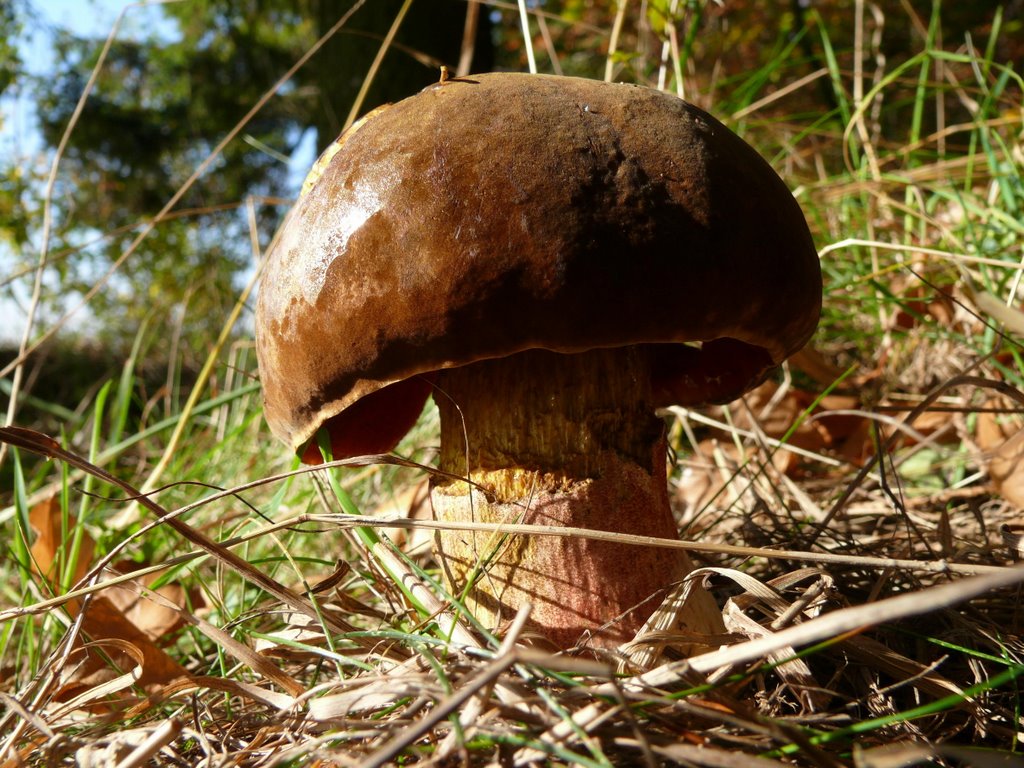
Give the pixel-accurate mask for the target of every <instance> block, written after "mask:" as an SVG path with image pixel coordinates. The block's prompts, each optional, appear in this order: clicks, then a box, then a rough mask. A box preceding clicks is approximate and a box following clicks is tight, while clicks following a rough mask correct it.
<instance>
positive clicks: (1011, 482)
mask: <svg viewBox="0 0 1024 768" xmlns="http://www.w3.org/2000/svg"><path fill="white" fill-rule="evenodd" d="M986 405H987V406H996V407H998V406H1002V405H1005V403H1003V402H1002V401H1001V400H999V399H993V400H989V401H988V402H987V403H986ZM975 440H976V441H977V444H978V448H980V449H981V451H982V462H983V463H984V465H986V467H987V469H988V475H989V478H990V479H991V481H992V487H993V489H994V490H995V492H996V493H998V494H999V495H1000V496H1002V497H1003V498H1004V499H1006V500H1007V501H1008V502H1010V503H1011V504H1013V505H1014V506H1015V507H1020V508H1024V424H1022V422H1021V418H1020V417H1019V416H1016V415H1008V414H999V413H992V412H989V411H982V412H981V413H979V414H978V421H977V429H976V432H975Z"/></svg>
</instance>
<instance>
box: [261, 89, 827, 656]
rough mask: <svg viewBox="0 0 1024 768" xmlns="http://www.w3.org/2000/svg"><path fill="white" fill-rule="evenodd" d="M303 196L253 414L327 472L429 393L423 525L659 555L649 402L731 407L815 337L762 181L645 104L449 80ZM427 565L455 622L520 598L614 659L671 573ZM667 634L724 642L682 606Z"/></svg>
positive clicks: (725, 135) (316, 174)
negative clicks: (461, 603) (433, 439)
mask: <svg viewBox="0 0 1024 768" xmlns="http://www.w3.org/2000/svg"><path fill="white" fill-rule="evenodd" d="M306 187H307V189H306V191H305V192H304V194H303V195H302V196H301V197H300V199H299V201H298V202H297V204H296V205H295V207H294V208H293V209H292V211H291V212H290V213H289V215H288V217H287V219H286V221H285V223H284V225H283V228H282V231H281V233H280V235H279V238H278V241H277V243H276V246H275V248H274V249H273V252H272V253H271V254H270V255H269V257H268V258H269V261H268V264H267V268H266V273H265V277H264V280H263V284H262V288H261V291H260V296H259V304H258V307H257V314H256V338H257V351H258V356H259V366H260V376H261V379H262V383H263V391H264V401H265V413H266V418H267V421H268V423H269V424H270V427H271V429H272V431H273V432H274V433H275V434H276V435H277V436H278V437H280V438H281V439H283V440H284V441H286V442H287V443H288V444H289V445H290V446H291V447H292V448H293V449H294V450H295V451H296V452H297V453H298V454H299V455H300V456H302V458H303V459H304V460H305V461H307V462H317V461H319V458H320V457H319V451H318V449H317V444H316V440H315V439H314V436H315V435H316V433H317V432H318V431H319V430H321V429H325V430H327V431H328V432H329V434H330V440H331V445H332V450H333V455H334V456H335V457H336V458H341V457H351V456H357V455H364V454H374V453H381V452H386V451H389V450H391V449H392V448H394V446H395V445H396V443H397V442H398V441H399V440H400V439H401V438H402V437H403V436H404V435H405V433H406V432H407V431H408V430H409V428H410V427H411V426H412V425H413V423H414V422H415V420H416V419H417V417H418V416H419V414H420V412H421V410H422V408H423V405H424V403H425V402H426V400H427V398H428V396H429V395H431V394H433V398H434V401H435V402H436V403H437V406H438V409H439V411H440V419H441V447H440V460H439V465H440V469H441V470H443V471H444V474H443V475H439V476H438V477H436V478H434V480H433V481H432V488H431V497H432V504H433V508H434V513H435V515H436V517H437V518H439V519H441V520H445V521H454V522H460V521H461V522H465V521H482V522H494V523H507V524H511V523H524V524H534V525H546V526H568V527H574V528H584V529H592V530H597V531H607V532H613V533H623V534H639V535H643V536H653V537H659V538H667V539H677V538H678V530H677V526H676V522H675V520H674V518H673V514H672V511H671V509H670V505H669V498H668V484H667V478H666V463H667V449H666V438H665V427H664V424H663V422H662V421H661V420H660V419H659V418H658V416H657V415H656V409H657V408H658V407H660V406H665V405H668V404H680V405H688V406H694V405H698V404H709V403H722V402H728V401H730V400H732V399H735V398H737V397H739V396H740V395H742V394H743V393H744V392H745V391H747V390H748V389H750V388H751V387H753V386H754V385H756V384H758V383H759V382H761V381H762V380H764V378H765V377H766V376H767V375H769V373H770V372H771V371H772V370H773V369H774V368H775V367H776V366H777V365H778V364H779V363H781V362H782V361H783V360H784V359H785V358H786V357H787V356H789V355H790V354H792V353H793V352H795V351H797V350H799V349H800V348H801V347H802V346H803V345H804V343H805V342H806V341H807V340H808V338H809V337H810V335H811V334H812V332H813V331H814V328H815V326H816V324H817V321H818V314H819V311H820V305H821V273H820V268H819V264H818V259H817V254H816V252H815V249H814V247H813V244H812V241H811V236H810V233H809V231H808V228H807V224H806V222H805V220H804V217H803V215H802V213H801V211H800V208H799V206H798V205H797V203H796V201H795V200H794V198H793V196H792V195H791V194H790V193H789V191H788V190H787V188H786V186H785V185H784V183H783V182H782V181H781V179H779V177H778V176H777V175H776V174H775V172H774V171H773V170H772V168H771V167H770V166H769V165H768V163H767V162H765V161H764V160H763V159H762V158H761V157H760V156H759V155H758V154H757V153H756V152H755V151H754V150H753V149H752V148H751V147H750V146H748V145H747V144H746V143H744V142H743V141H742V140H741V139H739V138H738V137H737V136H736V135H734V134H733V133H731V132H730V131H729V130H728V129H727V128H725V127H724V126H723V125H722V124H721V123H719V122H718V121H717V120H715V119H714V118H713V117H711V116H710V115H708V114H707V113H705V112H703V111H702V110H700V109H698V108H696V107H694V106H692V105H690V104H688V103H686V102H684V101H682V100H680V99H678V98H676V97H674V96H671V95H668V94H665V93H662V92H659V91H656V90H652V89H649V88H645V87H639V86H634V85H617V84H608V83H600V82H595V81H589V80H583V79H577V78H567V77H554V76H545V75H519V74H488V75H477V76H472V77H467V78H457V79H450V80H448V81H446V82H443V83H438V84H436V85H434V86H432V87H429V88H427V89H425V90H424V91H422V92H421V93H419V94H417V95H415V96H413V97H411V98H408V99H406V100H404V101H402V102H399V103H397V104H395V105H392V106H389V107H386V108H382V109H380V110H378V111H376V112H375V113H373V114H371V115H369V116H368V117H367V118H366V119H365V120H364V121H362V122H361V123H360V124H357V125H356V126H353V128H351V129H350V130H349V131H347V132H346V133H345V134H343V135H342V137H341V138H340V139H339V140H338V142H337V143H336V144H335V145H334V146H333V147H332V148H331V150H329V152H328V153H327V154H325V156H324V157H323V158H321V160H320V161H319V162H318V164H317V167H316V168H315V170H314V171H313V172H312V173H311V176H310V179H309V180H308V181H307V185H306ZM459 478H463V479H459ZM465 480H469V481H471V482H466V481H465ZM435 545H436V553H437V557H438V561H439V563H440V564H441V566H442V569H443V572H444V575H445V578H446V580H447V582H448V585H449V587H450V589H451V590H452V594H454V595H458V596H462V597H463V598H464V600H465V604H466V605H467V606H468V607H469V608H470V609H471V610H472V611H474V612H475V614H476V616H477V617H478V618H480V619H481V620H482V621H484V622H485V623H486V624H488V625H490V626H492V627H494V626H498V625H499V624H500V622H501V621H502V620H504V619H509V618H511V617H512V616H513V615H514V613H515V612H516V610H517V609H518V608H519V606H521V605H522V604H524V603H526V602H528V603H530V604H532V606H533V611H532V614H531V619H532V624H533V626H534V627H535V628H536V629H537V630H538V631H539V632H540V633H542V634H543V635H545V636H546V637H548V638H549V639H550V640H551V641H553V642H554V643H557V644H559V645H560V646H562V647H569V646H571V645H573V644H574V643H577V642H579V641H580V640H581V638H589V639H590V642H592V643H594V644H595V645H598V646H610V645H614V644H617V643H621V642H623V641H626V640H629V639H631V638H632V637H633V635H634V634H635V633H636V631H637V630H638V629H639V628H640V627H642V626H643V624H644V622H645V621H646V620H647V618H648V617H649V616H650V614H651V613H652V611H653V610H654V609H655V608H656V607H657V606H658V604H659V601H660V599H661V598H663V597H664V594H665V590H666V589H667V588H668V587H669V586H671V585H672V584H673V583H674V582H677V581H678V580H680V579H682V578H683V577H685V575H686V574H687V573H689V572H690V570H692V565H691V562H690V560H689V558H688V557H687V556H686V554H685V553H684V552H682V551H681V550H678V549H671V548H659V547H652V546H637V545H636V544H634V543H622V542H619V541H615V540H607V538H601V539H592V538H579V537H571V536H538V535H521V534H515V533H513V534H511V535H509V534H505V535H502V534H494V533H490V532H483V533H481V532H479V531H474V532H470V531H466V530H451V531H448V530H446V531H442V532H440V533H439V534H438V535H437V536H436V537H435ZM682 615H683V621H684V623H686V624H687V625H688V628H689V629H691V630H693V631H696V632H704V633H708V632H714V631H716V630H718V629H719V628H720V626H721V625H720V614H719V612H718V611H717V608H716V606H715V604H714V601H713V599H712V598H711V596H710V595H709V594H708V593H707V592H706V591H704V590H703V589H697V590H695V591H694V592H693V594H692V596H691V598H690V602H689V603H688V605H687V607H686V609H684V611H683V614H682Z"/></svg>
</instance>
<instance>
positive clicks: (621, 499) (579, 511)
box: [431, 347, 721, 647]
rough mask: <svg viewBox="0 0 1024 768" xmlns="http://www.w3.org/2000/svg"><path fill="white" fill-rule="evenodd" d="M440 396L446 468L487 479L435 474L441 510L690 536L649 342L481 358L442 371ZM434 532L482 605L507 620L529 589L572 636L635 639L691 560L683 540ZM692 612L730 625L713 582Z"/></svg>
mask: <svg viewBox="0 0 1024 768" xmlns="http://www.w3.org/2000/svg"><path fill="white" fill-rule="evenodd" d="M435 400H436V401H437V404H438V409H439V410H440V414H441V460H440V465H441V469H443V470H445V471H446V472H448V473H450V474H452V475H456V476H459V477H469V478H470V479H472V481H473V482H474V483H475V484H476V485H477V486H479V487H478V488H476V489H473V488H472V487H471V486H470V485H469V484H468V483H465V482H463V481H459V480H447V479H439V480H436V481H435V482H434V484H433V486H432V489H431V498H432V502H433V507H434V513H435V515H436V516H437V517H438V518H439V519H442V520H446V521H480V522H501V523H528V524H534V525H549V526H570V527H578V528H586V529H593V530H602V531H613V532H621V533H631V534H639V535H645V536H655V537H659V538H672V539H674V538H676V537H677V529H676V525H675V521H674V519H673V516H672V512H671V509H670V507H669V500H668V487H667V481H666V474H665V465H666V461H665V456H666V444H665V430H664V425H663V424H662V423H661V421H660V420H659V419H657V418H656V417H655V416H654V407H653V405H652V403H651V385H650V370H649V362H648V359H647V352H646V351H645V350H644V349H643V348H640V347H621V348H616V349H598V350H592V351H589V352H584V353H580V354H573V355H564V354H557V353H553V352H548V351H544V350H531V351H528V352H522V353H519V354H516V355H513V356H511V357H507V358H502V359H495V360H487V361H483V362H477V363H474V364H473V365H468V366H464V367H461V368H454V369H451V370H447V371H444V372H442V373H441V374H440V375H439V376H438V392H437V394H435ZM481 489H482V490H481ZM435 544H436V548H437V551H438V554H439V559H440V561H441V562H442V564H443V567H444V569H445V577H446V579H447V580H448V582H449V586H450V587H451V589H452V590H453V592H454V593H455V594H462V593H463V591H465V595H466V602H467V606H468V607H469V609H470V610H472V611H473V612H474V613H475V615H476V616H477V618H479V619H481V620H482V621H483V622H484V623H485V624H490V625H491V626H498V625H499V624H500V623H501V622H502V621H503V620H508V619H511V618H512V617H513V616H514V615H515V613H516V611H517V610H518V608H519V607H520V606H521V605H522V604H523V603H525V602H529V603H531V604H532V605H533V612H532V614H531V615H532V621H533V624H534V626H535V627H536V628H537V629H538V630H539V631H540V632H541V633H542V634H543V635H545V636H546V637H547V638H548V639H549V640H551V641H552V642H554V643H556V644H558V645H559V646H560V647H571V646H572V645H574V644H575V643H577V642H580V641H585V640H586V636H585V633H587V632H591V633H593V636H592V638H591V640H590V643H591V644H592V645H598V646H614V645H617V644H619V643H622V642H626V641H628V640H631V639H632V638H633V636H634V635H635V633H636V631H637V630H638V629H639V628H640V627H641V626H642V625H643V623H644V622H645V621H646V620H647V618H648V617H649V616H650V614H651V613H652V612H653V611H654V610H655V609H656V608H657V607H658V605H659V604H660V603H661V601H662V599H663V598H664V596H665V590H666V589H667V588H669V587H670V586H671V585H672V583H673V582H676V581H678V580H679V579H680V578H682V577H683V576H685V575H686V574H687V573H689V572H690V571H691V570H692V565H691V563H690V560H689V558H688V557H687V555H686V553H685V552H683V551H681V550H672V549H665V548H657V547H637V546H632V545H627V544H619V543H614V542H607V541H595V540H588V539H577V538H567V537H555V536H522V535H506V536H502V535H496V534H490V533H473V532H468V531H443V532H439V533H438V535H437V537H436V540H435ZM469 582H472V584H471V586H469V588H468V590H467V584H468V583H469ZM684 614H685V615H684V617H683V618H684V621H685V623H686V624H687V625H688V626H689V628H690V629H692V630H693V631H696V632H702V633H711V632H716V631H720V628H721V615H720V614H719V612H718V611H717V609H716V607H715V605H714V602H713V600H712V599H711V597H710V595H708V594H707V593H706V592H704V591H703V590H697V591H696V592H695V593H694V596H693V597H692V598H691V600H690V602H689V603H688V605H687V607H686V609H684Z"/></svg>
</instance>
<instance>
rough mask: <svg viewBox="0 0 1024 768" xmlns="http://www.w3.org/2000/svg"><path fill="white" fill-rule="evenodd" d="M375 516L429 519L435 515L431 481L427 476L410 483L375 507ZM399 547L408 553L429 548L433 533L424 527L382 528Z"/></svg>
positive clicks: (373, 513)
mask: <svg viewBox="0 0 1024 768" xmlns="http://www.w3.org/2000/svg"><path fill="white" fill-rule="evenodd" d="M371 514H372V515H373V516H374V517H388V516H393V517H406V518H409V519H411V520H429V519H430V518H431V517H432V516H433V510H432V509H431V507H430V481H429V479H427V478H424V479H423V480H420V481H419V482H418V483H416V484H415V485H410V486H409V487H408V488H405V489H404V490H402V491H401V492H400V493H397V494H395V495H394V496H392V497H391V498H389V499H387V500H386V501H385V502H384V503H382V504H379V505H378V506H377V507H375V508H374V510H373V512H371ZM381 532H382V533H384V534H386V535H387V536H388V538H390V539H391V540H392V541H393V542H394V543H395V545H396V546H398V548H399V549H401V550H403V551H404V552H406V553H407V554H410V553H413V552H418V551H420V550H426V549H429V548H430V546H431V543H432V542H433V538H434V536H433V533H432V532H431V531H427V530H423V529H417V528H413V529H406V528H382V529H381Z"/></svg>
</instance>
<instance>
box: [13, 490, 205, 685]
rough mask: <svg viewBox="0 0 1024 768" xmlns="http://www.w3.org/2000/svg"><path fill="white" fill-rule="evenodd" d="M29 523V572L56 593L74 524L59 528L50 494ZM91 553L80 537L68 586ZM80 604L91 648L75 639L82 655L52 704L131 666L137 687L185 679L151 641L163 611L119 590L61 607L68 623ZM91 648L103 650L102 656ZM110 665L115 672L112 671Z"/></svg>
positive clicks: (163, 623) (163, 621) (162, 627)
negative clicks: (32, 535) (32, 538)
mask: <svg viewBox="0 0 1024 768" xmlns="http://www.w3.org/2000/svg"><path fill="white" fill-rule="evenodd" d="M29 523H30V525H31V526H32V529H33V531H35V533H36V540H35V541H34V542H33V543H32V558H33V566H34V569H35V570H36V572H37V573H38V574H39V575H40V576H41V577H42V578H43V579H44V580H45V581H46V582H47V584H48V586H49V588H50V589H51V590H52V591H53V592H55V593H58V594H59V593H60V592H61V589H62V587H61V585H60V583H59V579H60V574H59V573H58V567H59V566H60V561H61V553H62V552H67V551H69V550H70V548H71V540H70V535H71V532H72V531H74V530H75V526H76V525H77V522H76V520H75V518H74V517H73V516H71V515H69V516H68V517H67V519H66V527H65V525H63V523H64V516H63V514H62V512H61V507H60V500H59V498H58V497H57V496H56V495H55V496H51V497H50V498H49V499H46V500H44V501H41V502H40V503H38V504H36V505H35V506H34V507H33V508H32V510H31V511H30V513H29ZM66 536H67V537H68V538H65V537H66ZM94 549H95V545H94V542H93V540H92V538H90V537H89V535H88V534H84V535H83V536H82V538H81V544H80V547H79V555H78V561H77V562H76V564H75V573H74V577H73V580H72V583H74V582H77V581H80V580H81V579H82V578H84V576H85V574H86V573H87V571H88V569H89V566H90V564H91V561H92V558H93V551H94ZM152 578H155V576H154V577H151V579H152ZM168 591H169V592H171V593H172V594H173V593H175V591H177V592H181V589H180V587H173V586H171V587H168ZM125 593H127V594H128V595H129V596H130V600H129V599H126V598H125V597H124V595H125ZM119 603H120V604H119ZM83 605H84V606H85V615H84V616H82V631H83V632H84V634H85V635H86V636H87V637H88V638H89V639H90V640H92V641H93V643H94V644H90V645H89V646H86V645H85V644H83V643H82V642H81V640H79V642H78V646H79V648H80V649H82V650H83V652H84V657H83V658H82V660H81V661H80V662H79V663H77V664H76V665H75V666H74V667H73V668H72V669H71V670H69V671H70V674H69V675H68V676H67V678H66V679H65V681H64V684H63V686H62V688H61V690H60V691H59V693H58V695H57V697H56V698H57V700H58V701H68V700H70V699H71V698H74V697H76V696H80V695H82V694H83V693H84V692H85V691H86V690H87V689H90V688H93V687H94V686H97V685H100V684H102V683H105V682H108V681H109V680H111V679H112V678H115V677H117V676H119V675H120V674H122V673H123V672H124V671H125V670H128V669H131V668H132V667H133V666H134V665H136V664H138V665H139V666H140V669H139V671H138V674H137V675H136V682H138V683H139V684H140V685H142V686H143V687H149V686H154V685H159V684H162V683H166V682H168V681H170V680H173V679H174V678H176V677H180V676H181V675H184V674H186V672H185V669H184V668H183V667H181V666H180V665H179V664H178V663H177V662H176V661H174V659H172V658H171V657H170V656H168V655H167V654H166V653H165V652H164V651H163V650H161V649H160V648H159V647H157V646H156V645H155V644H154V642H153V640H154V639H155V638H158V637H160V636H161V635H163V634H165V633H166V631H168V628H169V627H170V626H171V625H169V624H168V623H167V622H168V620H169V618H168V615H167V609H166V608H163V607H162V606H154V605H153V604H152V603H150V601H139V598H138V596H137V594H136V593H135V592H134V591H133V590H131V589H127V588H124V587H121V588H117V589H116V590H110V591H109V592H108V593H107V594H103V595H94V596H93V597H92V598H91V599H90V600H88V601H83V600H69V601H68V602H67V603H65V608H66V609H67V611H68V613H69V614H70V615H71V617H72V618H77V617H78V616H79V613H80V612H81V611H82V610H83V608H82V606H83ZM121 605H126V606H129V610H130V613H128V614H126V613H125V612H123V611H122V610H121ZM170 614H171V617H172V618H170V621H171V623H172V624H174V625H176V624H177V622H178V616H177V615H176V614H174V612H173V611H172V612H170ZM107 641H115V642H114V647H112V648H107V647H106V646H107V645H109V643H107ZM119 642H120V643H126V644H127V645H128V647H130V649H132V651H133V652H132V653H128V654H126V653H125V652H124V651H123V650H119V648H120V646H119V645H118V643H119ZM97 645H99V646H104V648H103V652H102V653H101V652H100V649H99V648H98V647H97ZM110 662H113V665H114V666H115V667H117V668H118V669H120V670H121V672H118V671H117V670H116V669H113V668H112V667H111V663H110Z"/></svg>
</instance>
